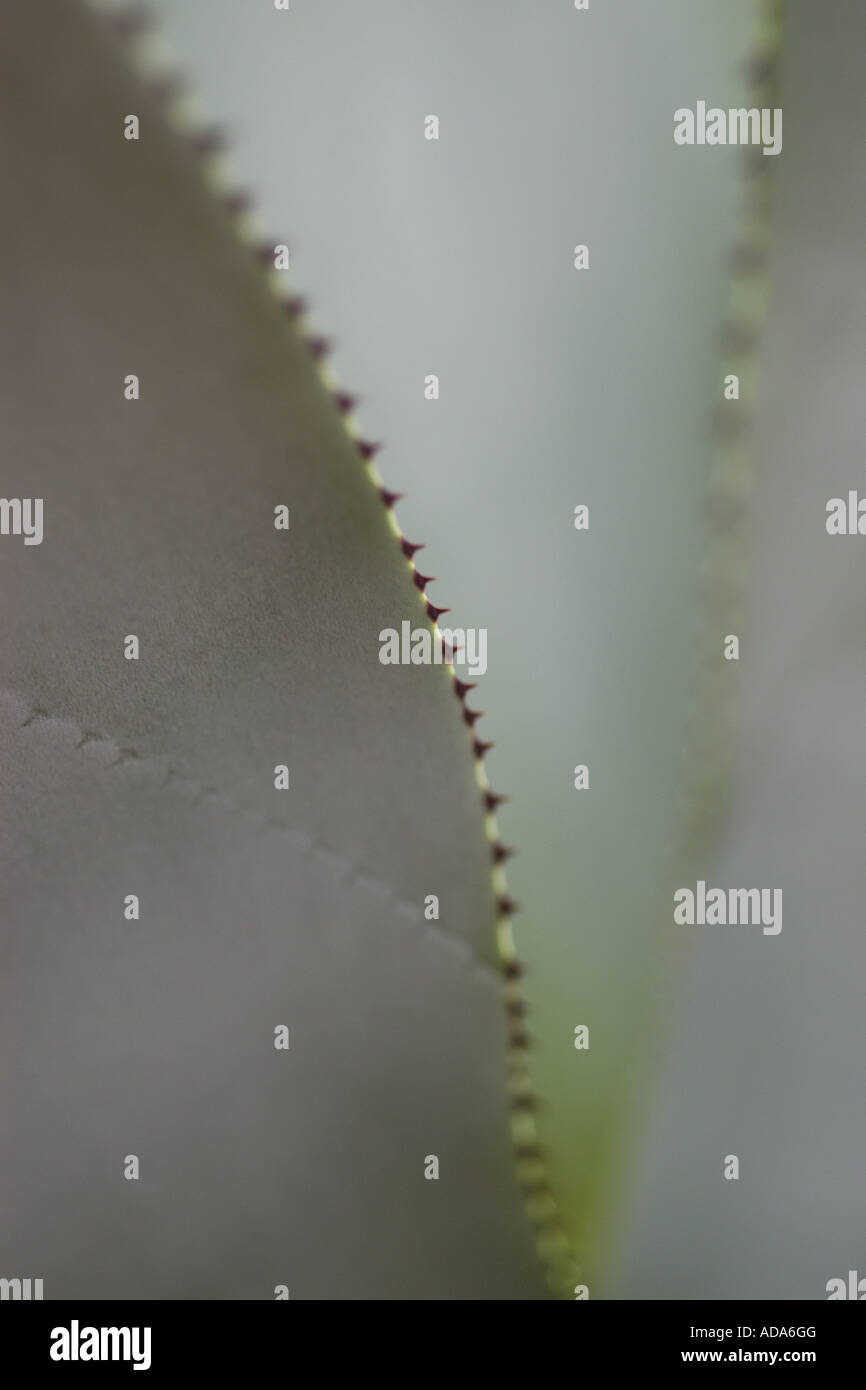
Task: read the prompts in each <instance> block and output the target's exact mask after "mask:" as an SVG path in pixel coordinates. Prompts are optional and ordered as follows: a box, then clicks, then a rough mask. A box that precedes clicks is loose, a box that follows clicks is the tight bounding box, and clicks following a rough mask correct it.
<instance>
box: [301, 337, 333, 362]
mask: <svg viewBox="0 0 866 1390" xmlns="http://www.w3.org/2000/svg"><path fill="white" fill-rule="evenodd" d="M306 342H307V347H308V348H309V349H310V352H311V353H312V354H313V356H314V357H315V359H316V361H317V362H321V360H322V358H323V357H327V355H328V353H329V352H330V351H331V349H332V348H333V346H334V345H333V343H332V342H331V339H330V338H316V337H313V338H307V340H306Z"/></svg>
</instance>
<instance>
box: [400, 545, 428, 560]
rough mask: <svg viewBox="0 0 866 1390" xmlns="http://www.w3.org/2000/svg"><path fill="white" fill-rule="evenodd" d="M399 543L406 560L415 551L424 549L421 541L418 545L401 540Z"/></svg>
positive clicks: (409, 558) (410, 557)
mask: <svg viewBox="0 0 866 1390" xmlns="http://www.w3.org/2000/svg"><path fill="white" fill-rule="evenodd" d="M400 545H401V547H402V549H403V554H404V555H405V556H406V559H407V560H411V559H412V556H413V555H414V554H415V553H416V551H418V550H423V549H424V542H423V541H422V542H421V544H420V545H413V544H412V542H411V541H406V540H402V541H401V542H400Z"/></svg>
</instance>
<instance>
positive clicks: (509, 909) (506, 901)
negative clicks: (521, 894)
mask: <svg viewBox="0 0 866 1390" xmlns="http://www.w3.org/2000/svg"><path fill="white" fill-rule="evenodd" d="M522 910H523V909H522V908H521V905H520V903H516V902H515V901H514V899H513V898H509V896H508V894H507V893H503V895H502V897H501V898H497V899H496V911H497V912H498V913H499V916H500V917H513V916H514V914H515V912H521V911H522Z"/></svg>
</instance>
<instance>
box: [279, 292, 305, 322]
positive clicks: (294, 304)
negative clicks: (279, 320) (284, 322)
mask: <svg viewBox="0 0 866 1390" xmlns="http://www.w3.org/2000/svg"><path fill="white" fill-rule="evenodd" d="M283 307H284V309H285V311H286V313H287V314H288V316H289V318H290V319H299V318H300V317H301V315H302V314H305V313H306V312H307V310H308V309H309V307H310V306H309V303H308V302H307V300H306V299H304V298H303V297H302V296H301V295H299V294H296V295H293V296H292V298H291V299H284V300H283Z"/></svg>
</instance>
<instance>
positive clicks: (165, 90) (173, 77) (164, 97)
mask: <svg viewBox="0 0 866 1390" xmlns="http://www.w3.org/2000/svg"><path fill="white" fill-rule="evenodd" d="M150 90H151V91H152V92H153V95H154V96H155V97H156V99H157V101H175V100H176V99H177V98H178V97H179V96H180V94H181V92H184V91H185V90H186V79H185V78H184V77H183V76H182V74H181V73H179V72H166V73H163V74H162V76H161V77H157V78H155V80H154V81H153V82H151V84H150Z"/></svg>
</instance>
